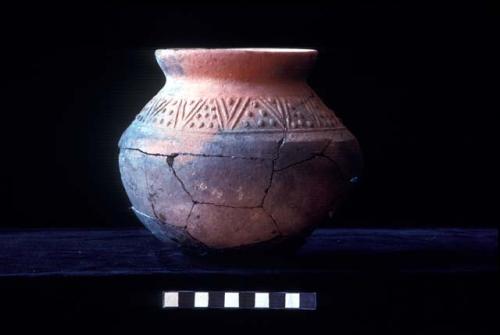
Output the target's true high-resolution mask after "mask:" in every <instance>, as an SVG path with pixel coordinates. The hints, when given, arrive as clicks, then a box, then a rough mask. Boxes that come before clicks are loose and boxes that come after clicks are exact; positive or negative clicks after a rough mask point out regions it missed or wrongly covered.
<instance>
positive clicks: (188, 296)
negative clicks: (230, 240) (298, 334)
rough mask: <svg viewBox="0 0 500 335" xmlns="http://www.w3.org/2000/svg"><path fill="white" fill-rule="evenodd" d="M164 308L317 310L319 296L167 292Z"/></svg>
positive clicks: (291, 293)
mask: <svg viewBox="0 0 500 335" xmlns="http://www.w3.org/2000/svg"><path fill="white" fill-rule="evenodd" d="M163 308H189V309H203V308H210V309H212V308H227V309H287V310H315V309H316V293H315V292H252V291H243V292H235V291H166V292H163Z"/></svg>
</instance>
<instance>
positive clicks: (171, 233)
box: [132, 207, 312, 260]
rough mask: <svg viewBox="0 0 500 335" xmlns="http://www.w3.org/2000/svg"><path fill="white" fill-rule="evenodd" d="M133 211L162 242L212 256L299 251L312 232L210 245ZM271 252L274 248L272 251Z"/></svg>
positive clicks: (184, 250) (179, 229) (183, 250)
mask: <svg viewBox="0 0 500 335" xmlns="http://www.w3.org/2000/svg"><path fill="white" fill-rule="evenodd" d="M132 210H133V212H134V214H135V215H136V216H137V218H138V219H139V220H140V221H141V222H142V223H143V224H144V226H145V227H146V228H147V229H148V230H149V231H151V233H153V235H154V236H155V237H156V238H158V239H159V240H160V241H162V242H166V243H175V244H176V245H177V246H178V247H179V248H180V250H181V251H182V252H183V253H185V254H186V255H189V256H204V257H209V258H218V257H221V256H222V257H224V258H228V259H229V258H231V257H232V256H237V257H238V259H239V260H240V259H241V258H244V257H245V256H255V255H258V254H265V255H266V257H269V256H271V257H273V256H283V255H287V254H292V253H294V252H295V251H297V250H298V249H299V248H300V247H301V246H302V245H303V244H304V243H305V240H306V237H307V236H309V235H310V233H311V232H312V229H311V230H308V231H306V232H303V233H302V234H300V235H294V236H278V237H275V238H272V239H270V240H267V241H262V242H258V243H252V244H246V245H241V246H237V247H230V248H210V247H208V246H206V245H204V244H203V243H201V242H200V241H198V240H196V239H195V238H193V237H192V236H190V235H189V233H188V232H187V231H186V230H185V229H184V228H180V227H176V226H174V225H171V224H168V223H164V222H162V221H160V220H158V219H156V218H153V217H151V216H149V215H146V214H144V213H142V212H140V211H138V210H136V209H134V208H133V207H132ZM269 252H272V254H270V253H269Z"/></svg>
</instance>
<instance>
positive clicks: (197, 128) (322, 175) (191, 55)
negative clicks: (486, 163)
mask: <svg viewBox="0 0 500 335" xmlns="http://www.w3.org/2000/svg"><path fill="white" fill-rule="evenodd" d="M155 55H156V59H157V61H158V64H159V65H160V67H161V69H162V70H163V72H164V73H165V76H166V84H165V86H164V87H163V88H161V90H160V91H159V92H158V93H157V94H156V95H155V96H154V97H153V98H152V99H151V101H149V102H148V103H147V104H146V106H145V107H144V108H143V109H142V111H141V112H140V113H139V114H138V115H137V116H136V118H135V120H134V121H133V122H132V124H131V125H130V126H129V127H128V129H127V130H126V131H125V133H124V134H123V135H122V138H121V139H120V142H119V148H120V154H119V166H120V172H121V177H122V181H123V184H124V186H125V190H126V192H127V194H128V197H129V199H130V202H131V203H132V206H133V207H132V209H133V211H134V213H135V214H136V215H137V217H138V218H139V219H140V220H141V221H142V223H143V224H144V225H145V226H146V227H147V228H148V229H149V230H151V232H153V234H154V235H156V236H157V237H158V238H160V239H162V240H173V241H176V242H178V243H179V244H180V245H182V246H185V247H192V248H195V249H198V250H234V249H242V248H243V249H246V248H250V249H256V248H259V247H264V248H266V247H269V246H273V247H274V246H280V245H286V243H285V242H292V241H296V240H298V239H300V238H301V237H302V236H305V235H307V234H308V233H309V232H310V231H311V230H312V229H313V228H314V227H315V226H316V225H318V224H319V223H321V222H323V221H324V220H325V218H327V217H328V215H329V214H331V213H332V211H333V210H334V209H335V208H336V206H337V205H338V204H339V202H340V201H341V200H342V199H343V198H344V197H345V195H346V194H347V193H348V192H349V189H350V187H351V185H352V181H354V180H356V179H357V176H358V175H359V173H360V168H361V154H360V150H359V146H358V142H357V141H356V139H355V138H354V136H353V135H352V134H351V133H350V132H349V130H347V129H346V127H345V126H344V125H343V124H342V123H341V122H340V120H339V119H338V118H337V117H336V116H335V114H334V113H333V112H332V111H331V110H330V109H328V107H326V106H325V105H324V104H323V102H322V101H321V100H320V98H319V97H318V96H317V95H316V94H315V93H314V91H313V90H312V89H311V87H309V86H308V84H307V83H306V76H307V74H308V72H309V70H310V68H311V66H312V65H313V63H314V60H315V58H316V55H317V51H315V50H305V49H164V50H157V51H156V54H155Z"/></svg>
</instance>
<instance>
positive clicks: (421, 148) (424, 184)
mask: <svg viewBox="0 0 500 335" xmlns="http://www.w3.org/2000/svg"><path fill="white" fill-rule="evenodd" d="M4 13H5V14H7V15H6V20H4V21H3V23H2V25H5V26H4V27H3V33H4V38H3V40H2V46H3V48H2V49H3V51H2V53H3V56H7V60H6V61H4V62H3V66H2V72H3V82H4V88H3V93H4V94H5V96H4V101H3V102H4V104H3V108H4V109H3V113H2V119H3V122H2V125H3V127H2V135H3V136H5V139H4V140H3V143H4V145H3V148H2V149H3V152H2V153H3V154H2V165H3V166H5V167H7V175H6V176H7V178H6V190H7V193H8V197H7V198H8V202H7V206H8V208H7V211H6V212H7V215H6V216H5V215H3V218H4V219H3V220H2V223H1V226H2V227H77V226H79V227H109V226H125V225H138V221H137V220H136V219H135V218H134V217H133V216H132V214H131V213H130V212H129V210H128V206H129V203H128V199H127V198H126V195H125V192H124V190H123V189H122V187H121V182H120V178H119V172H118V166H117V142H118V139H119V136H120V134H121V133H122V132H123V130H124V129H125V128H126V127H127V125H128V124H129V123H130V122H131V121H132V119H133V118H134V116H135V114H136V113H138V112H139V110H140V109H141V108H142V106H143V105H144V104H145V103H146V102H147V101H148V99H149V98H151V97H152V96H153V94H154V93H156V91H157V90H159V89H160V87H161V85H162V84H163V80H164V79H163V75H162V73H161V71H160V69H159V67H158V66H157V64H156V63H155V60H154V56H153V51H154V49H156V48H169V47H307V48H316V49H318V50H319V52H320V56H319V59H318V63H317V66H316V68H315V70H314V72H313V73H312V75H311V77H310V83H311V86H312V87H313V88H314V89H315V90H316V91H317V93H318V94H319V95H320V96H321V97H322V98H323V99H324V101H325V102H326V103H327V105H329V106H330V107H331V108H332V109H334V110H335V111H336V113H337V114H338V115H339V116H340V117H341V118H342V119H343V120H344V123H345V124H346V125H347V126H348V128H349V129H351V130H352V132H353V133H354V134H355V135H356V136H357V137H358V139H359V140H360V143H361V145H362V148H363V151H364V155H365V161H366V166H365V175H364V178H363V182H362V184H361V185H360V187H359V189H358V190H357V192H356V194H355V195H354V196H353V198H352V199H351V201H350V202H349V203H348V204H347V205H346V206H345V207H344V208H343V209H342V210H341V211H340V212H339V213H338V214H337V216H336V217H335V220H334V221H335V224H336V225H341V226H358V225H364V226H370V225H372V226H423V225H425V226H436V225H437V226H485V225H491V224H492V223H491V222H489V221H488V218H487V217H485V216H484V215H483V214H482V213H483V209H482V208H483V205H484V204H483V202H484V200H483V196H482V195H483V194H484V193H483V188H484V186H485V184H487V183H488V178H489V177H488V175H487V173H486V172H485V170H484V165H483V163H482V157H483V156H484V152H483V151H484V149H483V148H484V145H485V143H484V142H482V141H481V140H479V136H478V134H480V133H481V131H482V129H483V128H484V126H483V125H482V124H481V122H484V121H482V118H481V117H480V116H479V113H480V112H481V111H487V110H491V107H490V106H489V105H488V103H487V99H486V97H487V96H488V95H489V94H490V93H492V92H493V88H492V80H491V79H490V74H489V72H490V61H491V59H492V56H491V54H492V53H491V51H492V50H490V49H491V45H492V44H495V43H498V41H497V39H498V36H495V35H496V34H494V30H493V19H494V17H493V14H492V12H491V10H489V9H488V8H487V7H486V6H483V5H480V4H477V3H476V2H474V3H473V2H471V3H470V4H469V5H460V6H459V5H456V7H453V6H448V5H446V6H445V5H436V3H433V4H431V5H420V6H414V5H409V4H408V5H395V4H387V5H355V6H354V5H353V6H348V7H346V6H338V5H336V6H333V5H331V6H330V5H314V4H312V3H309V4H302V5H300V4H294V5H292V4H257V3H255V4H245V5H228V4H219V5H216V4H210V5H208V4H206V5H202V4H191V5H173V4H163V5H162V4H148V5H147V4H143V5H120V6H118V5H115V6H112V5H87V6H83V5H80V6H78V5H74V4H71V5H60V4H59V5H57V6H56V5H36V6H33V5H28V4H24V3H23V4H21V5H19V6H17V7H16V8H11V9H8V10H5V11H4ZM495 41H496V42H495Z"/></svg>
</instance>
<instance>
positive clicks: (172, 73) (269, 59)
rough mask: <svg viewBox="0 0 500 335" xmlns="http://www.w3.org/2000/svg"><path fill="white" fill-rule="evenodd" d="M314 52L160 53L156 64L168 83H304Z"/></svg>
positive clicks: (169, 51)
mask: <svg viewBox="0 0 500 335" xmlns="http://www.w3.org/2000/svg"><path fill="white" fill-rule="evenodd" d="M316 54H317V52H316V51H315V50H305V49H162V50H156V52H155V55H156V59H157V61H158V64H159V65H160V67H161V68H162V70H163V72H164V73H165V76H166V78H167V81H168V80H176V79H184V78H188V79H194V80H200V79H211V80H229V81H240V82H255V83H263V82H280V81H304V80H305V79H306V77H307V75H308V73H309V71H310V69H311V67H312V66H313V64H314V61H315V58H316Z"/></svg>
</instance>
